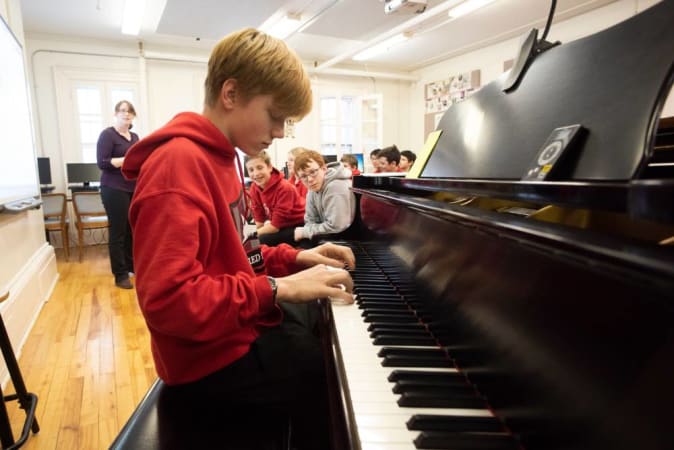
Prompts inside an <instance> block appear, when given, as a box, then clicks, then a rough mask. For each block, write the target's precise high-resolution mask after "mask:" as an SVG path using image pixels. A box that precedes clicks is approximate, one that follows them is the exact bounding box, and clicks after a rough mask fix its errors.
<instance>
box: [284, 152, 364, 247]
mask: <svg viewBox="0 0 674 450" xmlns="http://www.w3.org/2000/svg"><path fill="white" fill-rule="evenodd" d="M295 173H296V174H297V178H299V179H300V180H301V181H302V183H304V185H305V186H306V187H307V189H308V193H307V204H306V209H305V213H304V226H303V227H298V228H295V241H301V240H303V239H310V240H315V239H316V238H317V237H318V236H320V237H334V235H336V234H339V233H341V232H342V231H345V230H346V229H347V228H349V226H350V225H351V223H353V219H354V218H355V215H356V197H355V195H354V194H353V192H351V189H350V188H351V171H350V170H348V169H345V168H344V167H343V166H342V165H341V164H340V163H338V162H337V163H332V164H329V165H326V164H325V160H323V157H322V156H321V154H320V153H318V152H316V151H314V150H307V151H305V152H302V153H301V154H300V155H298V156H297V157H296V158H295ZM325 235H329V236H325Z"/></svg>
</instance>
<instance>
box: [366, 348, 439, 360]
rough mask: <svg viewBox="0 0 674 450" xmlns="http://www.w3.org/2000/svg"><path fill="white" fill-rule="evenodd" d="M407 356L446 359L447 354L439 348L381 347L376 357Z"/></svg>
mask: <svg viewBox="0 0 674 450" xmlns="http://www.w3.org/2000/svg"><path fill="white" fill-rule="evenodd" d="M394 355H395V356H408V357H410V358H415V357H420V356H424V357H436V358H441V359H446V358H447V354H446V353H445V351H444V350H442V349H440V348H404V347H382V348H381V349H379V352H378V353H377V356H381V357H384V356H394Z"/></svg>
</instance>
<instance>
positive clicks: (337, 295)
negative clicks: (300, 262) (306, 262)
mask: <svg viewBox="0 0 674 450" xmlns="http://www.w3.org/2000/svg"><path fill="white" fill-rule="evenodd" d="M276 285H277V286H278V290H277V292H276V301H277V302H288V303H305V302H310V301H314V300H316V299H317V298H328V297H329V298H331V299H332V300H337V301H343V302H344V303H347V304H351V303H353V300H354V299H353V294H351V291H352V290H353V281H352V280H351V275H349V272H347V271H346V270H343V269H333V268H329V267H328V266H325V265H323V264H319V265H316V266H313V267H312V268H310V269H306V270H303V271H301V272H297V273H296V274H293V275H290V276H287V277H283V278H277V279H276Z"/></svg>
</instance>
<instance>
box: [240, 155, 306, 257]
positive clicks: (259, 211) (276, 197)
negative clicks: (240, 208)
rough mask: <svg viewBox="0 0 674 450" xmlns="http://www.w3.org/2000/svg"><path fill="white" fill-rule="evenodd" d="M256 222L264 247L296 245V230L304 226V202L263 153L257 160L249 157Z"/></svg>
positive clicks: (248, 167)
mask: <svg viewBox="0 0 674 450" xmlns="http://www.w3.org/2000/svg"><path fill="white" fill-rule="evenodd" d="M245 165H246V169H247V170H248V176H250V178H251V179H252V180H253V184H252V185H251V187H250V198H251V202H252V210H253V218H254V219H255V226H256V227H257V235H258V238H259V239H260V243H261V244H266V245H278V244H280V243H282V242H285V243H287V244H293V243H294V235H293V232H294V229H295V227H296V226H298V225H300V226H301V225H302V224H303V223H304V198H302V197H300V195H299V194H298V193H297V191H296V190H295V188H294V187H293V185H292V184H290V182H289V181H288V180H285V179H284V178H283V174H282V173H281V172H279V171H278V170H276V169H275V168H274V167H273V166H272V165H271V158H269V155H268V154H267V152H265V151H264V150H263V151H262V152H260V153H259V154H258V155H256V156H246V159H245Z"/></svg>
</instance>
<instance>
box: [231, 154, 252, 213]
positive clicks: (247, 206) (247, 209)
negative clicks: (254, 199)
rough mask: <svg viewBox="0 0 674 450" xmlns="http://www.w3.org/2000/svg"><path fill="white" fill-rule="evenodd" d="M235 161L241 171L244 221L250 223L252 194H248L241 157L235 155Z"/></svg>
mask: <svg viewBox="0 0 674 450" xmlns="http://www.w3.org/2000/svg"><path fill="white" fill-rule="evenodd" d="M234 159H236V168H237V169H239V180H241V190H242V191H243V205H244V206H243V214H244V217H243V218H244V221H245V222H248V217H249V216H250V204H251V198H250V194H249V193H248V190H247V189H246V182H245V181H244V176H243V166H242V165H241V160H240V159H239V155H238V154H237V155H235V156H234Z"/></svg>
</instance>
